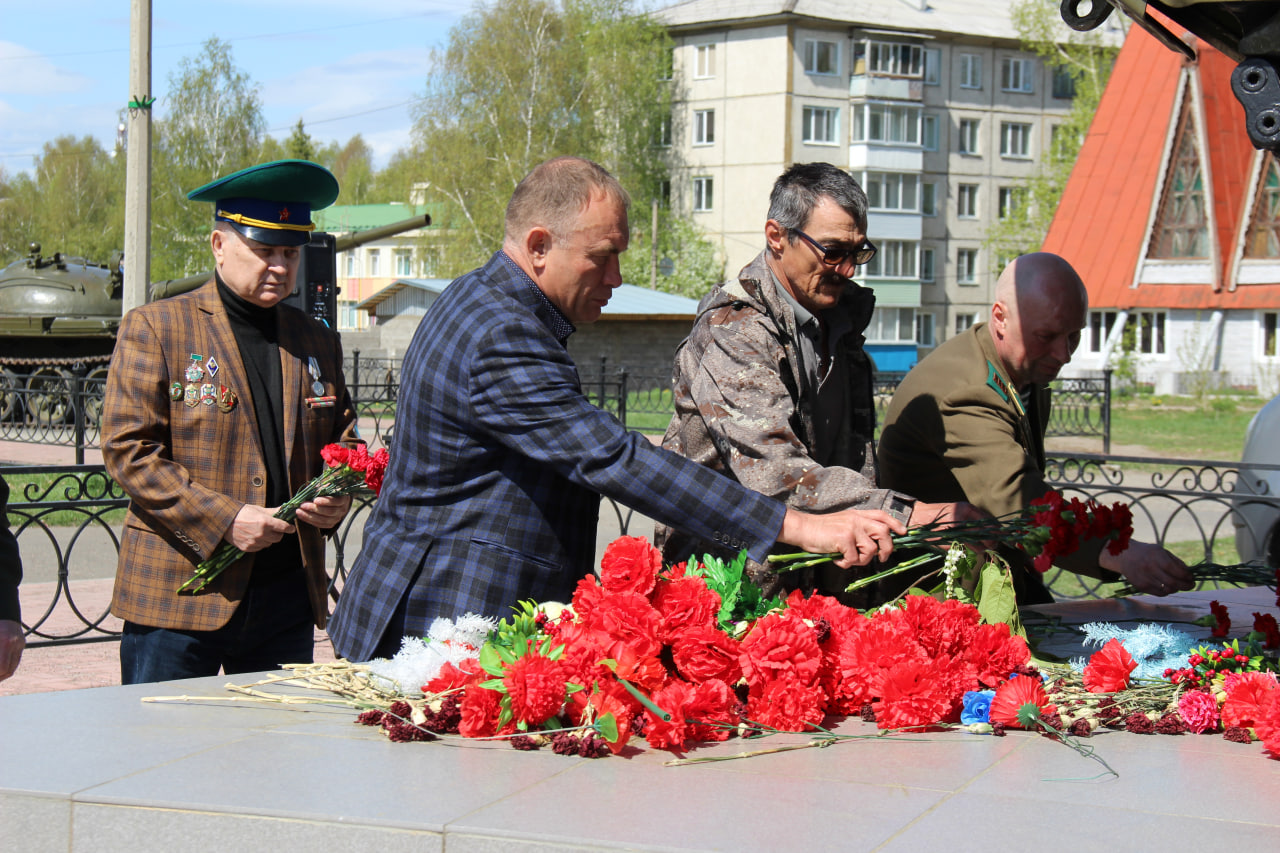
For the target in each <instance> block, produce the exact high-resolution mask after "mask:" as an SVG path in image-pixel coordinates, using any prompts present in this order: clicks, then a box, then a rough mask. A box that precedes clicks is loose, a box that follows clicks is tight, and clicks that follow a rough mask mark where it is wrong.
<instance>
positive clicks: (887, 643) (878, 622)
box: [840, 613, 926, 705]
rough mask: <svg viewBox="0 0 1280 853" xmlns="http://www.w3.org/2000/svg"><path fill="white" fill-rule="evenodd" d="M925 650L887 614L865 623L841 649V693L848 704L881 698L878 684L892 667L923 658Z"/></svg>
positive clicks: (879, 684)
mask: <svg viewBox="0 0 1280 853" xmlns="http://www.w3.org/2000/svg"><path fill="white" fill-rule="evenodd" d="M925 658H926V656H925V653H924V650H923V649H921V648H920V646H919V644H918V643H916V642H915V640H914V639H913V638H912V637H911V636H910V635H909V634H908V633H907V632H906V631H904V630H903V626H902V625H901V623H900V622H898V621H896V620H895V619H894V618H893V615H892V614H890V613H882V614H881V615H879V616H877V617H876V618H874V619H869V620H867V621H866V622H865V623H864V624H863V625H862V626H861V627H860V629H859V630H858V631H857V632H856V633H854V634H853V635H851V637H850V639H849V640H848V641H847V642H845V643H843V644H842V645H841V647H840V676H841V679H842V685H841V689H840V693H841V695H842V696H843V697H847V699H848V701H849V702H850V703H858V704H859V705H860V704H861V703H862V702H870V701H871V700H872V699H875V698H876V697H878V696H879V695H880V691H881V681H882V679H883V678H884V676H885V674H886V673H888V672H890V671H891V670H893V669H894V668H895V667H898V666H901V665H903V664H904V663H906V662H908V661H911V660H915V659H921V660H923V659H925Z"/></svg>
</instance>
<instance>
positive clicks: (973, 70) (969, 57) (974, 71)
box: [960, 53, 982, 89]
mask: <svg viewBox="0 0 1280 853" xmlns="http://www.w3.org/2000/svg"><path fill="white" fill-rule="evenodd" d="M960 88H961V89H981V88H982V57H981V56H979V55H978V54H976V53H962V54H960Z"/></svg>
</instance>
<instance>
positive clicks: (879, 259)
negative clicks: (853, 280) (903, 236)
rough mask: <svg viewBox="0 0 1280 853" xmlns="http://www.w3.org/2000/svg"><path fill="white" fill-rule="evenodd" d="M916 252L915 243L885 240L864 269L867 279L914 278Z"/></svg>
mask: <svg viewBox="0 0 1280 853" xmlns="http://www.w3.org/2000/svg"><path fill="white" fill-rule="evenodd" d="M918 251H919V246H918V244H916V243H915V242H912V241H905V240H885V241H884V242H883V243H881V244H880V250H879V251H878V252H876V255H875V257H874V258H872V259H871V263H869V264H867V265H866V267H865V269H866V276H867V278H915V277H916V255H917V253H918Z"/></svg>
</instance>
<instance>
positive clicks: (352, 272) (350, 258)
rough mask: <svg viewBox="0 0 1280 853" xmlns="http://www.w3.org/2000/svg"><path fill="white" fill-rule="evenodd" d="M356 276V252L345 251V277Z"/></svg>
mask: <svg viewBox="0 0 1280 853" xmlns="http://www.w3.org/2000/svg"><path fill="white" fill-rule="evenodd" d="M355 276H356V253H355V252H347V278H355Z"/></svg>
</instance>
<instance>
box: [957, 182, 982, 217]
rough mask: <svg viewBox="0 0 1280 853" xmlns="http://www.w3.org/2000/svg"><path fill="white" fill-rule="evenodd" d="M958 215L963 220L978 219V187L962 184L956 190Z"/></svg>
mask: <svg viewBox="0 0 1280 853" xmlns="http://www.w3.org/2000/svg"><path fill="white" fill-rule="evenodd" d="M956 215H957V216H959V217H960V218H961V219H977V218H978V185H977V184H961V185H960V186H959V187H958V188H957V190H956Z"/></svg>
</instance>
